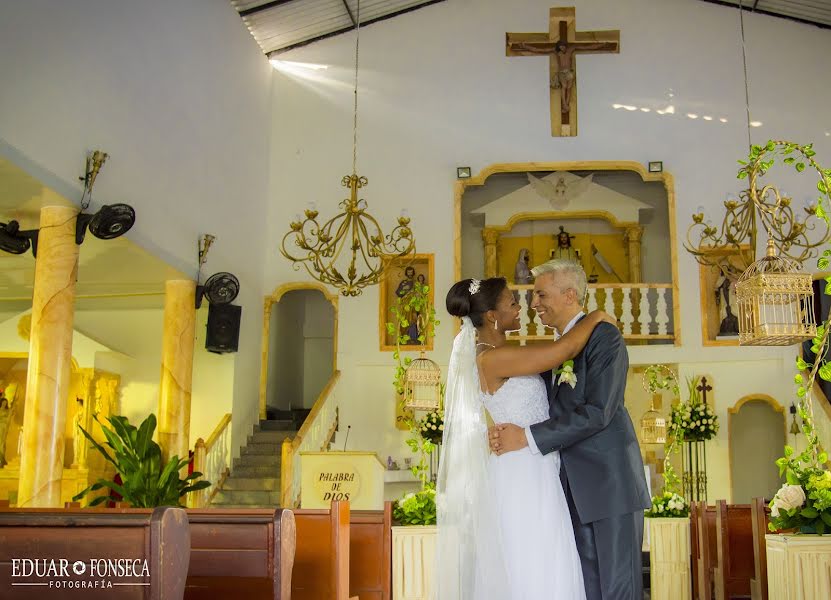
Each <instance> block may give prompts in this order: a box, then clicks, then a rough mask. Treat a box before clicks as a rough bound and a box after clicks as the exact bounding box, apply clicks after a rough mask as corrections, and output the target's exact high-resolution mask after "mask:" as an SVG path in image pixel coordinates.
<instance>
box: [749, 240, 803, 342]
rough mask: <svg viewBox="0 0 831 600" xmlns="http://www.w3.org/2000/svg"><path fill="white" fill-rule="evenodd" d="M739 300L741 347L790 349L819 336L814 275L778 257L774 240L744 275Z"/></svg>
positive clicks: (796, 264) (796, 263)
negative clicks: (783, 347) (793, 345)
mask: <svg viewBox="0 0 831 600" xmlns="http://www.w3.org/2000/svg"><path fill="white" fill-rule="evenodd" d="M736 298H737V300H738V303H739V344H740V345H742V346H790V345H792V344H796V343H799V342H802V341H804V340H808V339H811V338H813V337H814V336H816V334H817V324H816V321H815V319H814V289H813V281H812V277H811V274H810V273H803V272H802V268H801V266H800V264H799V263H798V262H797V261H795V260H792V259H790V258H786V257H782V256H777V255H776V247H775V246H774V244H773V240H768V248H767V253H766V255H765V256H764V257H763V258H761V259H759V260H757V261H756V262H754V263H753V264H752V265H750V266H749V267H748V268H747V270H746V271H745V272H744V273H742V276H741V277H740V278H739V281H738V283H736Z"/></svg>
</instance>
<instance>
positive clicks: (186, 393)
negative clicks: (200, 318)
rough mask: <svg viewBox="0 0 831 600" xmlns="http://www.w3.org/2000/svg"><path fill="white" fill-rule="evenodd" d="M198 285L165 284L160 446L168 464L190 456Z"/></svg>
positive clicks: (171, 282) (181, 280)
mask: <svg viewBox="0 0 831 600" xmlns="http://www.w3.org/2000/svg"><path fill="white" fill-rule="evenodd" d="M195 298H196V282H194V281H190V280H184V279H177V280H170V281H167V282H166V283H165V297H164V332H163V334H162V375H161V384H160V387H159V437H158V439H159V445H160V446H161V447H162V456H163V458H164V461H165V462H167V461H168V460H169V459H170V457H171V456H174V455H177V456H178V457H179V458H180V459H182V458H187V456H188V438H189V436H190V395H191V381H192V377H193V347H194V340H195V338H196V304H195Z"/></svg>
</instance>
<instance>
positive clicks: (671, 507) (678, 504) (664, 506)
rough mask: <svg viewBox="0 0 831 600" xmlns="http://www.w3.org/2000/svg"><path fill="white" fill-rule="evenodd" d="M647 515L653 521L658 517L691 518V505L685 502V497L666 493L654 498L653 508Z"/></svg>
mask: <svg viewBox="0 0 831 600" xmlns="http://www.w3.org/2000/svg"><path fill="white" fill-rule="evenodd" d="M645 514H646V516H647V517H650V518H653V519H654V518H657V517H676V518H683V517H689V516H690V505H689V504H688V503H687V501H686V500H684V498H683V496H681V495H679V494H677V493H675V492H670V491H664V493H662V494H658V495H656V496H652V508H650V509H649V510H648V511H646V513H645Z"/></svg>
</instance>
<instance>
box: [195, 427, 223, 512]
mask: <svg viewBox="0 0 831 600" xmlns="http://www.w3.org/2000/svg"><path fill="white" fill-rule="evenodd" d="M230 424H231V413H226V414H225V415H224V416H223V417H222V418H221V419H220V420H219V423H218V424H217V425H216V427H214V430H213V431H212V432H211V435H210V436H208V441H207V442H206V441H205V440H203V439H202V438H199V439H198V440H196V445H195V446H194V449H193V470H194V471H198V472H200V473H202V478H203V480H206V481H210V482H211V485H210V487H207V488H205V489H204V490H199V491H198V492H192V493H191V494H189V497H188V506H189V507H191V508H201V507H204V506H207V505H208V504H209V503H210V501H211V498H213V496H214V494H216V492H217V491H218V490H219V489H220V487H221V486H222V484H223V483H224V482H225V478H226V477H227V476H228V469H229V467H230V464H231V435H230V430H231V428H230V427H229V425H230Z"/></svg>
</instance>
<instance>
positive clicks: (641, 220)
mask: <svg viewBox="0 0 831 600" xmlns="http://www.w3.org/2000/svg"><path fill="white" fill-rule="evenodd" d="M457 186H458V187H457V204H458V213H457V219H458V221H457V223H458V238H457V239H458V241H457V255H456V256H457V273H456V275H457V279H463V278H465V277H477V278H483V277H494V276H502V277H505V278H506V279H507V280H508V283H509V285H510V286H511V287H512V288H513V289H514V290H515V291H516V294H515V296H516V297H517V298H518V301H519V302H520V304H521V305H522V312H521V321H522V322H523V330H522V331H521V332H520V333H519V334H518V336H519V338H521V339H520V343H525V341H527V340H532V339H536V338H539V337H541V336H544V335H545V334H544V332H543V331H542V330H541V327H540V328H539V330H538V327H537V326H538V324H537V323H535V314H534V311H532V310H530V303H531V301H532V298H531V293H530V291H531V289H532V279H531V276H530V269H531V268H532V267H534V266H535V265H538V264H541V263H543V262H546V261H547V260H550V259H551V258H567V259H570V260H575V261H577V262H579V263H580V264H581V265H582V266H583V268H584V270H585V271H586V274H587V276H588V278H589V284H590V285H589V290H588V294H587V302H586V308H587V309H588V310H592V309H594V308H601V309H604V310H607V311H608V312H610V313H613V314H615V316H616V317H617V318H618V319H619V321H620V323H621V331H622V333H623V334H624V337H626V338H627V340H648V342H647V343H668V342H674V343H675V344H679V343H680V340H679V335H678V334H679V323H678V322H677V319H676V316H677V315H678V307H677V301H678V300H677V296H678V295H677V292H676V282H677V276H676V274H677V265H676V258H675V250H674V245H673V244H672V243H671V240H672V239H673V236H674V216H673V215H674V200H673V193H672V177H671V175H669V174H668V173H662V174H649V173H647V172H646V170H645V169H644V168H643V166H642V165H640V164H638V163H618V162H614V163H602V162H596V163H588V162H585V163H556V164H555V163H548V164H543V163H517V164H501V165H494V166H492V167H488V168H487V169H485V170H484V171H483V172H482V174H480V175H479V176H477V177H474V178H471V179H470V180H466V181H465V182H464V183H459V184H457ZM638 343H644V342H643V341H641V342H638Z"/></svg>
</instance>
